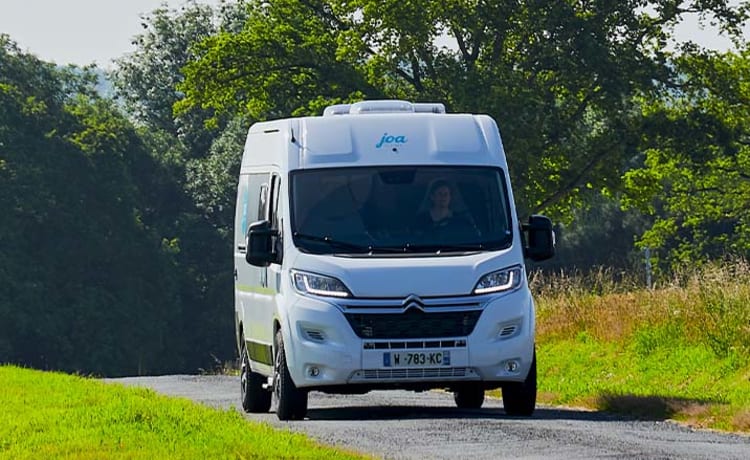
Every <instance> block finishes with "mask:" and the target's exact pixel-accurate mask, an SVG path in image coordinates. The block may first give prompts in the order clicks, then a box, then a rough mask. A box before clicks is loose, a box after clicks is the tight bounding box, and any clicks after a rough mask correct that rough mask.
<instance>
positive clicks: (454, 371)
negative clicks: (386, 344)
mask: <svg viewBox="0 0 750 460" xmlns="http://www.w3.org/2000/svg"><path fill="white" fill-rule="evenodd" d="M362 373H363V375H364V378H365V380H370V379H372V380H375V379H377V380H388V379H425V378H448V377H466V368H465V367H430V368H424V369H419V368H415V369H365V370H364V371H362Z"/></svg>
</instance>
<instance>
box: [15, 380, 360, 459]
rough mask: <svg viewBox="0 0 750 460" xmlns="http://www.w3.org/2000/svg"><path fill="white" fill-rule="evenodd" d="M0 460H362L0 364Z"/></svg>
mask: <svg viewBox="0 0 750 460" xmlns="http://www.w3.org/2000/svg"><path fill="white" fill-rule="evenodd" d="M0 408H2V409H0V458H2V459H5V458H7V459H24V458H30V459H31V458H33V459H36V458H70V459H100V458H126V459H155V458H179V459H192V458H196V459H204V458H219V459H223V458H236V459H243V458H321V459H323V458H325V459H345V458H363V457H361V456H358V455H357V454H354V453H350V452H345V451H342V450H337V449H334V448H331V447H326V446H322V445H320V444H317V443H315V442H313V441H312V440H310V439H308V438H306V437H305V436H303V435H300V434H293V433H290V432H286V431H279V430H275V429H273V428H272V427H270V426H269V425H266V424H259V423H252V422H249V421H247V420H245V419H244V418H243V417H242V416H241V415H240V414H239V413H238V412H237V411H235V410H224V411H222V410H217V409H211V408H208V407H204V406H201V405H199V404H195V403H192V402H190V401H187V400H184V399H174V398H167V397H164V396H160V395H157V394H156V393H154V392H153V391H151V390H146V389H137V388H125V387H123V386H121V385H115V384H105V383H102V382H99V381H97V380H93V379H87V378H82V377H77V376H70V375H65V374H59V373H52V372H41V371H34V370H28V369H21V368H18V367H13V366H0Z"/></svg>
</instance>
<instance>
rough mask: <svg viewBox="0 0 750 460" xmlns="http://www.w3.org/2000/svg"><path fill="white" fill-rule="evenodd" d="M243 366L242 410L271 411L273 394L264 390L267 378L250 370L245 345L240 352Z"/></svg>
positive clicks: (241, 383) (241, 376) (241, 374)
mask: <svg viewBox="0 0 750 460" xmlns="http://www.w3.org/2000/svg"><path fill="white" fill-rule="evenodd" d="M240 354H241V358H242V364H241V367H240V389H241V394H242V409H244V410H245V412H268V411H269V410H270V409H271V396H272V394H271V392H270V391H268V390H266V389H264V388H263V383H265V381H266V378H265V377H263V376H262V375H260V374H258V373H256V372H253V371H252V370H251V369H250V359H249V358H248V356H247V349H246V348H245V344H244V343H243V344H242V349H241V350H240Z"/></svg>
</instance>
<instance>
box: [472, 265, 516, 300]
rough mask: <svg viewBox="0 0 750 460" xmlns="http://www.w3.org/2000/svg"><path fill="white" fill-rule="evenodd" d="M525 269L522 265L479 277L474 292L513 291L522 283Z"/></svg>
mask: <svg viewBox="0 0 750 460" xmlns="http://www.w3.org/2000/svg"><path fill="white" fill-rule="evenodd" d="M522 275H523V269H522V268H521V266H520V265H516V266H515V267H510V268H504V269H502V270H498V271H496V272H492V273H487V274H486V275H484V276H483V277H481V278H480V279H479V282H478V283H477V285H476V286H475V287H474V294H487V293H490V292H503V291H512V290H514V289H516V288H517V287H518V286H520V285H521V276H522Z"/></svg>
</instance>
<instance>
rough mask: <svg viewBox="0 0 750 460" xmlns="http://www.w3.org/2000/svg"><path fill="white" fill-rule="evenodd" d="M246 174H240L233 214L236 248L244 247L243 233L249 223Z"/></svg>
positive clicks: (248, 194)
mask: <svg viewBox="0 0 750 460" xmlns="http://www.w3.org/2000/svg"><path fill="white" fill-rule="evenodd" d="M247 184H248V175H247V174H243V175H241V176H240V182H239V184H238V186H237V210H236V213H235V216H234V219H235V222H236V224H235V226H234V228H235V230H234V242H235V246H236V247H237V249H240V250H244V249H245V234H246V233H247V227H248V226H249V225H250V223H251V221H250V217H249V216H248V215H247V212H248V206H247V203H248V201H250V193H249V192H248V189H247Z"/></svg>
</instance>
